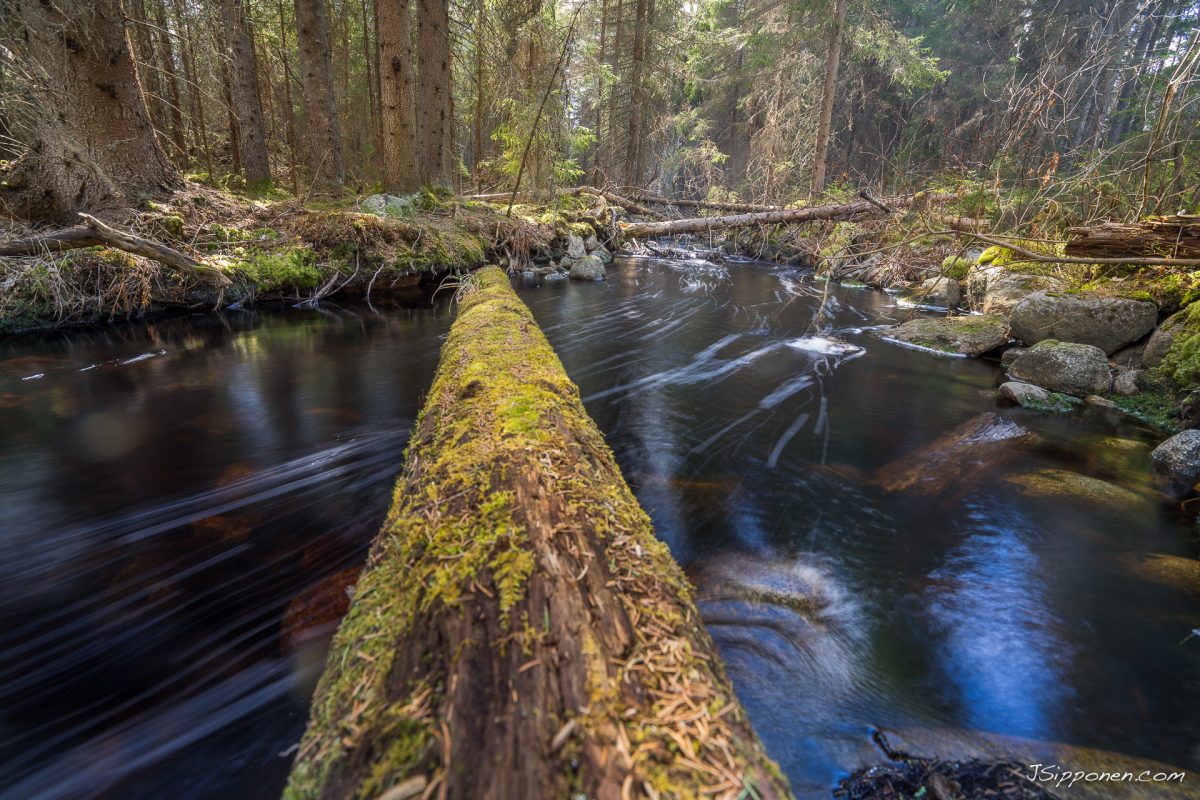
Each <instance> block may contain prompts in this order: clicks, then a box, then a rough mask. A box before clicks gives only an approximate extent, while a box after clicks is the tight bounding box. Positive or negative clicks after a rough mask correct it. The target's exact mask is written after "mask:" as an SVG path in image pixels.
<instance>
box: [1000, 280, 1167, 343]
mask: <svg viewBox="0 0 1200 800" xmlns="http://www.w3.org/2000/svg"><path fill="white" fill-rule="evenodd" d="M1157 321H1158V307H1157V306H1155V305H1154V304H1153V303H1147V302H1145V301H1142V300H1133V299H1130V298H1127V297H1102V296H1099V295H1089V294H1060V293H1057V292H1048V291H1040V292H1034V293H1033V294H1031V295H1029V296H1028V297H1026V298H1025V299H1024V300H1022V301H1021V302H1020V303H1018V304H1017V305H1016V307H1015V308H1013V310H1012V316H1011V318H1010V322H1011V324H1012V331H1013V335H1014V336H1016V337H1017V338H1018V339H1020V340H1021V341H1023V342H1025V343H1026V344H1036V343H1038V342H1041V341H1044V340H1046V339H1056V340H1058V341H1061V342H1076V343H1078V344H1090V345H1092V346H1094V347H1099V348H1100V349H1101V350H1103V351H1104V354H1105V355H1108V354H1109V353H1115V352H1116V351H1117V350H1119V349H1121V348H1122V347H1124V346H1125V345H1127V344H1129V343H1130V342H1135V341H1137V340H1138V339H1140V338H1142V337H1143V336H1145V335H1146V334H1147V333H1149V332H1150V331H1152V330H1153V329H1154V323H1155V322H1157Z"/></svg>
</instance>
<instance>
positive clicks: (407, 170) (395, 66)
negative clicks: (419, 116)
mask: <svg viewBox="0 0 1200 800" xmlns="http://www.w3.org/2000/svg"><path fill="white" fill-rule="evenodd" d="M409 1H410V0H379V3H378V6H377V10H378V15H379V30H378V32H377V34H376V36H377V38H378V40H379V83H380V101H381V103H382V109H381V110H382V118H381V120H380V123H381V128H382V131H383V174H384V184H385V185H386V187H387V188H388V190H389V191H392V192H402V193H403V192H411V191H414V190H415V189H417V188H419V187H420V185H421V181H420V178H419V177H418V175H417V166H416V150H415V148H416V143H417V137H416V124H415V120H414V114H415V113H416V105H415V101H414V97H413V55H412V18H411V14H410V13H409Z"/></svg>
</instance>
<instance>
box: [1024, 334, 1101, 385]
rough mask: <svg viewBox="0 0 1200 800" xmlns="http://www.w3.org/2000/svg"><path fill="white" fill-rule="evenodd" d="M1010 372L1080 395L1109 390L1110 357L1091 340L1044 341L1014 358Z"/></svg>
mask: <svg viewBox="0 0 1200 800" xmlns="http://www.w3.org/2000/svg"><path fill="white" fill-rule="evenodd" d="M1008 375H1009V377H1011V378H1015V379H1017V380H1019V381H1025V382H1026V383H1033V384H1037V385H1038V386H1041V387H1042V388H1044V389H1049V390H1050V391H1052V392H1064V393H1065V394H1073V395H1076V396H1077V397H1084V396H1086V395H1089V394H1106V393H1107V392H1108V359H1107V358H1106V357H1105V355H1104V351H1103V350H1101V349H1100V348H1098V347H1093V346H1092V345H1090V344H1078V343H1074V342H1059V341H1056V340H1054V339H1046V340H1043V341H1040V342H1038V343H1037V344H1035V345H1034V346H1033V347H1031V348H1029V349H1028V350H1026V351H1025V352H1024V353H1022V354H1021V355H1020V356H1018V357H1017V358H1016V360H1015V361H1013V362H1012V364H1011V365H1010V366H1009V368H1008Z"/></svg>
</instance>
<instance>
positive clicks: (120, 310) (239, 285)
mask: <svg viewBox="0 0 1200 800" xmlns="http://www.w3.org/2000/svg"><path fill="white" fill-rule="evenodd" d="M406 200H407V203H406V204H405V205H404V206H402V207H392V208H389V209H387V210H386V211H384V212H383V213H370V212H369V211H367V210H366V209H364V208H362V207H361V204H360V200H359V199H358V198H355V197H339V198H322V199H319V200H316V201H307V202H306V201H301V200H296V199H292V198H271V197H262V198H256V197H253V196H244V195H235V194H231V193H229V192H224V191H219V190H215V189H210V188H207V187H204V186H201V185H199V184H187V185H186V186H185V187H183V188H182V189H180V190H178V191H177V192H175V193H173V194H172V195H170V196H169V197H167V198H165V199H163V200H161V201H159V202H151V203H146V204H145V205H144V206H143V207H141V208H139V209H135V210H130V211H129V212H128V213H127V214H125V215H124V216H123V217H120V218H115V219H114V218H110V219H109V220H108V222H109V223H110V224H112V225H114V226H117V227H119V228H120V229H121V230H123V231H126V232H130V233H133V234H135V235H137V236H140V237H143V238H145V239H148V240H151V241H154V242H158V243H161V244H164V245H167V246H169V247H171V248H173V249H176V250H178V251H180V252H182V253H184V254H185V255H186V256H188V257H190V258H193V259H195V260H196V261H199V262H200V263H202V264H204V265H205V266H208V267H215V271H213V272H212V273H210V274H209V275H208V276H205V275H202V274H199V273H196V274H184V273H181V272H180V271H178V270H174V269H171V268H169V267H167V266H164V265H163V264H160V263H158V262H157V261H154V260H151V259H148V258H143V257H141V256H137V255H131V254H130V253H128V252H124V251H122V250H118V249H114V248H108V247H89V248H83V249H76V250H68V251H65V252H50V251H49V250H47V251H46V252H44V253H39V254H38V255H34V256H24V257H19V258H18V257H9V258H3V259H0V334H4V333H12V332H19V331H25V330H35V329H45V328H52V327H57V326H61V325H69V324H79V323H94V322H106V321H108V322H111V321H117V320H120V319H125V318H133V317H137V316H143V315H148V314H153V313H160V312H170V311H177V312H178V311H189V310H190V311H197V310H204V309H213V308H216V307H218V306H221V305H230V304H239V305H250V304H252V303H266V302H287V303H291V304H296V303H311V302H315V301H317V300H320V299H323V298H326V297H331V296H334V295H338V296H360V297H366V298H367V299H368V300H369V299H370V298H371V296H372V295H374V296H375V297H376V298H379V297H381V296H385V295H387V294H388V293H392V292H396V291H413V290H415V289H417V288H418V287H420V286H422V285H424V286H429V285H431V284H432V285H436V284H437V283H438V282H440V281H442V280H443V279H445V278H446V277H447V276H449V275H453V274H454V273H456V272H461V271H466V270H471V269H475V268H477V267H480V266H482V265H484V264H485V263H502V264H505V265H511V264H520V263H524V262H527V261H528V260H529V259H531V258H533V257H539V258H543V259H546V258H549V257H551V256H553V255H554V253H555V250H554V245H555V243H556V242H559V243H563V242H565V238H566V236H567V235H568V234H570V233H575V234H577V235H584V236H586V235H589V234H591V233H592V232H593V230H594V229H595V228H594V227H593V224H592V223H593V222H594V217H591V216H588V214H587V201H585V200H581V199H579V198H574V197H566V198H563V199H562V200H561V201H560V202H559V203H558V204H557V207H555V208H550V207H531V206H517V207H516V208H515V209H514V213H513V215H512V216H511V217H510V216H507V215H506V214H505V213H504V207H503V206H498V205H492V204H488V203H482V202H472V201H462V200H458V199H454V198H451V197H447V196H439V195H436V194H433V193H430V192H424V193H419V194H417V195H413V196H410V197H409V198H406ZM595 224H597V225H598V224H599V223H598V222H595ZM39 233H43V234H44V233H45V231H36V230H34V229H31V228H29V227H27V226H24V225H22V224H20V223H16V222H12V221H9V222H7V223H3V222H0V241H14V240H20V239H26V238H29V237H31V236H36V235H38V234H39ZM221 276H224V278H225V279H226V280H222V279H221Z"/></svg>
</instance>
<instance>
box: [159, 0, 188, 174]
mask: <svg viewBox="0 0 1200 800" xmlns="http://www.w3.org/2000/svg"><path fill="white" fill-rule="evenodd" d="M154 24H155V26H156V27H157V28H158V50H159V53H160V54H161V55H162V67H163V88H164V98H163V102H164V104H165V105H166V108H167V119H168V120H169V125H168V129H169V139H170V142H171V147H172V149H173V150H174V152H173V153H172V154H171V155H172V156H173V157H174V161H175V163H176V164H178V165H180V166H184V167H186V166H187V163H188V153H187V136H186V131H185V129H184V126H183V94H182V92H180V90H179V72H178V70H177V68H176V66H175V45H174V43H172V41H171V31H170V29H169V28H168V27H167V10H166V0H161V2H158V3H156V5H155V9H154Z"/></svg>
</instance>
